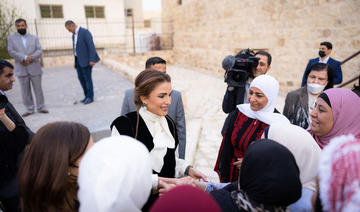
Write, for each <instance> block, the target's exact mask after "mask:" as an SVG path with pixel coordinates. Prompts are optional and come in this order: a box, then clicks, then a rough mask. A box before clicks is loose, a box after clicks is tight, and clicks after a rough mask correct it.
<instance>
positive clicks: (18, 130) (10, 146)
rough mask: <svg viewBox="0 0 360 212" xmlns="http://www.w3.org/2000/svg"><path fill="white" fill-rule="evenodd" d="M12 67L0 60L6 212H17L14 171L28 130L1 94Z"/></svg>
mask: <svg viewBox="0 0 360 212" xmlns="http://www.w3.org/2000/svg"><path fill="white" fill-rule="evenodd" d="M13 69H14V67H13V66H12V65H11V64H10V63H9V62H7V61H6V60H2V59H0V172H1V174H0V202H1V203H2V204H3V205H4V207H5V211H6V212H8V211H10V212H11V211H14V212H15V211H16V212H17V211H20V210H19V208H20V207H19V198H18V183H17V177H16V175H17V171H18V165H19V163H20V159H21V157H22V154H23V151H24V148H25V146H26V144H28V141H29V138H30V136H32V134H33V133H32V132H31V130H30V129H29V128H28V127H27V126H26V124H25V122H24V120H23V119H22V118H21V116H20V115H19V113H18V112H17V111H16V110H15V108H14V106H13V105H12V104H11V103H10V102H8V101H7V97H6V95H5V92H4V91H7V90H10V89H11V88H12V86H13V83H14V81H15V77H14V70H13Z"/></svg>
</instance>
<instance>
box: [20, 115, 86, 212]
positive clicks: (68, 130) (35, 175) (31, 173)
mask: <svg viewBox="0 0 360 212" xmlns="http://www.w3.org/2000/svg"><path fill="white" fill-rule="evenodd" d="M89 139H90V132H89V130H88V128H86V127H85V126H84V125H82V124H79V123H75V122H54V123H49V124H46V125H45V126H43V127H41V128H40V129H39V130H38V131H37V133H36V134H35V135H34V137H33V138H32V140H31V142H30V144H29V146H28V147H27V148H26V149H25V154H24V158H23V160H22V162H21V165H20V169H19V174H18V178H19V190H20V191H19V192H20V199H21V207H22V210H23V211H27V212H45V211H46V212H60V211H66V212H69V211H77V206H76V204H77V197H76V193H77V187H78V186H77V182H76V178H77V177H76V176H73V175H71V174H69V167H76V166H75V163H76V161H77V160H78V159H79V158H80V157H81V156H82V155H83V154H84V152H85V151H86V148H87V145H88V143H89Z"/></svg>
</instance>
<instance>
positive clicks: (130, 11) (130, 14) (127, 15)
mask: <svg viewBox="0 0 360 212" xmlns="http://www.w3.org/2000/svg"><path fill="white" fill-rule="evenodd" d="M125 15H126V17H131V16H133V9H126V10H125Z"/></svg>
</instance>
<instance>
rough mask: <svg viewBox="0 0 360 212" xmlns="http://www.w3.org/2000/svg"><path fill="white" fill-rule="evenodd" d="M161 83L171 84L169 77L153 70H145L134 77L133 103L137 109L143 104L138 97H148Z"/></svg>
mask: <svg viewBox="0 0 360 212" xmlns="http://www.w3.org/2000/svg"><path fill="white" fill-rule="evenodd" d="M162 82H171V78H170V76H169V75H168V74H166V73H163V72H161V71H157V70H155V69H145V70H144V71H142V72H140V74H138V75H137V76H136V79H135V89H134V102H135V105H136V108H137V109H139V108H140V107H141V105H142V104H143V103H142V101H141V99H140V96H146V97H147V96H149V95H150V93H151V92H152V91H153V90H154V89H155V87H156V86H157V85H158V84H159V83H162Z"/></svg>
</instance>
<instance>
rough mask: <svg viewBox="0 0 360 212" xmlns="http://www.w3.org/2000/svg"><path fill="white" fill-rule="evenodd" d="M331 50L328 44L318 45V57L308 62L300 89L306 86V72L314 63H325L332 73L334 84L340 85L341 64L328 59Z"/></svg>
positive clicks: (330, 45)
mask: <svg viewBox="0 0 360 212" xmlns="http://www.w3.org/2000/svg"><path fill="white" fill-rule="evenodd" d="M331 50H332V44H331V43H330V42H327V41H325V42H322V43H320V48H319V56H320V57H318V58H314V59H311V60H309V62H308V64H307V66H306V68H305V71H304V75H303V78H302V82H301V87H304V86H305V85H306V80H307V79H306V77H305V75H306V73H307V71H309V70H308V69H309V68H310V67H311V65H313V64H315V63H326V64H328V65H329V66H330V67H331V68H332V70H333V73H334V84H335V85H336V84H340V83H341V82H342V70H341V63H340V62H339V61H337V60H334V59H332V58H331V57H330V54H331Z"/></svg>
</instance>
